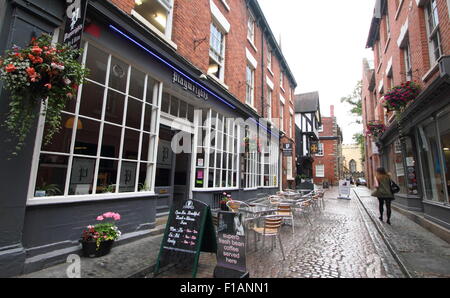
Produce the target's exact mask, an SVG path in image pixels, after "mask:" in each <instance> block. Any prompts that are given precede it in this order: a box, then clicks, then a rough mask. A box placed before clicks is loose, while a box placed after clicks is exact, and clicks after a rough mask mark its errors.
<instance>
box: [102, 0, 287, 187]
mask: <svg viewBox="0 0 450 298" xmlns="http://www.w3.org/2000/svg"><path fill="white" fill-rule="evenodd" d="M110 1H111V2H112V3H113V4H115V5H116V6H117V7H118V8H120V9H121V10H123V11H124V12H125V13H127V14H131V11H132V9H133V8H134V5H135V4H134V3H135V2H134V0H110ZM213 1H214V3H215V5H216V6H217V7H218V8H219V10H220V11H221V13H222V14H223V15H224V16H225V18H226V19H227V21H228V22H229V23H230V25H231V29H230V32H228V33H227V34H226V37H225V79H224V84H225V85H226V86H227V90H228V92H230V93H231V94H232V95H233V96H235V97H236V98H238V99H239V100H240V101H241V102H243V103H245V97H246V84H245V79H246V65H247V58H246V48H247V49H248V50H249V51H250V53H251V54H252V55H253V57H254V58H255V59H256V61H257V63H258V65H257V68H256V71H255V94H254V108H255V109H256V111H257V112H258V114H259V115H261V116H266V115H267V106H264V107H263V103H262V96H263V95H264V104H266V102H267V99H266V96H267V89H268V87H267V83H266V76H267V77H269V78H270V80H271V81H272V82H273V83H274V90H273V93H272V100H273V101H272V117H273V118H279V113H280V100H279V99H280V95H282V96H283V97H284V98H285V104H284V118H283V120H284V128H285V129H284V130H285V132H286V133H287V134H288V137H290V138H292V139H295V138H294V136H290V135H289V131H288V129H289V125H288V121H290V117H289V115H290V111H289V108H291V109H294V104H293V99H292V101H291V100H290V99H291V94H293V91H294V90H293V87H292V86H293V82H292V81H291V80H290V79H289V76H288V75H287V74H286V73H285V74H284V86H283V87H284V90H283V89H281V88H280V71H281V66H280V61H279V60H278V59H277V56H276V55H272V72H273V75H272V73H270V72H269V71H268V70H267V54H268V51H269V43H268V42H267V40H266V36H264V37H263V36H262V30H261V28H260V27H259V25H258V22H257V20H256V23H255V41H254V46H255V47H256V49H255V48H254V47H253V46H252V44H251V43H250V42H249V41H248V40H247V20H248V15H249V8H248V7H247V5H246V1H245V0H233V1H228V4H229V7H230V10H228V9H227V8H226V7H225V5H224V4H223V2H222V1H220V0H213ZM211 22H212V14H211V8H210V0H196V1H185V0H174V7H173V20H172V38H171V39H172V41H173V42H174V43H175V44H176V45H177V52H178V53H179V54H180V55H181V56H183V57H184V58H185V59H186V60H188V61H189V62H190V63H192V64H193V65H194V66H195V67H197V68H198V69H200V70H201V71H202V72H203V73H205V74H206V73H207V70H208V64H209V40H210V24H211ZM272 50H273V49H272ZM262 55H264V59H263V61H262ZM262 63H263V64H264V66H262ZM263 92H264V94H263ZM292 97H293V96H292ZM263 109H264V113H263ZM275 124H276V125H277V126H278V125H279V123H275ZM292 127H293V134H295V129H294V128H295V119H294V117H293V120H292ZM291 142H292V140H291ZM294 152H295V148H294ZM283 168H284V169H285V168H286V165H285V161H283ZM293 168H294V169H295V160H294V161H293ZM285 185H287V181H286V177H285V175H284V177H283V186H285Z"/></svg>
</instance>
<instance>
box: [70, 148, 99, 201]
mask: <svg viewBox="0 0 450 298" xmlns="http://www.w3.org/2000/svg"><path fill="white" fill-rule="evenodd" d="M94 170H95V159H91V158H79V157H74V158H73V163H72V172H71V175H70V187H69V194H70V195H87V194H91V193H92V183H93V181H94Z"/></svg>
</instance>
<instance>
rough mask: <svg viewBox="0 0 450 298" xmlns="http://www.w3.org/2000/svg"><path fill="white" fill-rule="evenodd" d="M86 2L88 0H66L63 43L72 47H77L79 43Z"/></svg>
mask: <svg viewBox="0 0 450 298" xmlns="http://www.w3.org/2000/svg"><path fill="white" fill-rule="evenodd" d="M87 2H88V0H66V3H67V8H66V26H65V27H64V35H63V43H65V44H67V45H69V46H70V47H71V48H72V49H79V48H80V45H81V35H82V34H83V26H84V19H85V17H86V7H87Z"/></svg>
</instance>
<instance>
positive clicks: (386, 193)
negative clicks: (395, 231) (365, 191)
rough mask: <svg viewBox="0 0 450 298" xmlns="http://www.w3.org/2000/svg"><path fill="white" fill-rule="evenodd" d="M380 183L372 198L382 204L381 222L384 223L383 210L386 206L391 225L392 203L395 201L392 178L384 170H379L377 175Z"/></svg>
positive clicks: (380, 206) (388, 220)
mask: <svg viewBox="0 0 450 298" xmlns="http://www.w3.org/2000/svg"><path fill="white" fill-rule="evenodd" d="M376 178H377V181H378V187H377V189H376V190H375V191H374V192H373V193H372V196H374V197H377V198H378V201H379V203H380V205H379V208H380V217H379V218H380V220H381V221H383V211H384V210H383V209H384V204H386V211H387V221H386V222H387V223H388V224H391V201H392V200H394V194H393V193H392V190H391V177H390V176H389V175H388V173H386V170H385V169H384V168H378V169H377V173H376Z"/></svg>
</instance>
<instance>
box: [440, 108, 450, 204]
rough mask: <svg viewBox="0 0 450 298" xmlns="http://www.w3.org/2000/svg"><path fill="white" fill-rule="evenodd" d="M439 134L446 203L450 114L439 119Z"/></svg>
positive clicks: (449, 191) (449, 182)
mask: <svg viewBox="0 0 450 298" xmlns="http://www.w3.org/2000/svg"><path fill="white" fill-rule="evenodd" d="M439 132H440V135H441V145H442V151H441V152H442V159H443V161H444V167H443V171H444V175H445V180H444V181H445V183H446V185H447V202H448V198H449V197H450V113H448V114H446V115H445V116H444V117H441V118H440V119H439Z"/></svg>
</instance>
